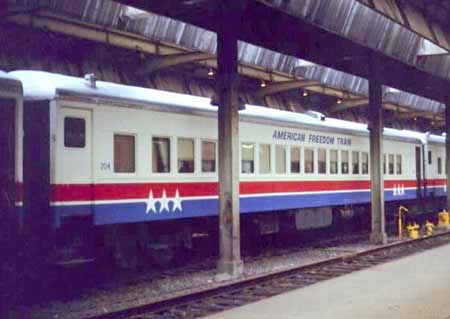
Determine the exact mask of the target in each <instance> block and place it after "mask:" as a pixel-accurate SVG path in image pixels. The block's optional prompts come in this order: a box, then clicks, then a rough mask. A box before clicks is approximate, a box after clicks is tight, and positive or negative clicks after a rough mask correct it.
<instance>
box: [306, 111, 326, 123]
mask: <svg viewBox="0 0 450 319" xmlns="http://www.w3.org/2000/svg"><path fill="white" fill-rule="evenodd" d="M305 114H306V115H308V116H310V117H312V118H314V119H317V120H320V121H325V118H326V117H325V115H323V114H322V113H320V112H317V111H306V112H305Z"/></svg>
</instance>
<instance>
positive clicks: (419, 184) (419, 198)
mask: <svg viewBox="0 0 450 319" xmlns="http://www.w3.org/2000/svg"><path fill="white" fill-rule="evenodd" d="M422 167H423V164H422V148H421V147H420V146H416V184H417V187H416V193H417V196H416V198H417V204H418V207H422V199H423V198H422V197H423V194H422V187H423V179H422Z"/></svg>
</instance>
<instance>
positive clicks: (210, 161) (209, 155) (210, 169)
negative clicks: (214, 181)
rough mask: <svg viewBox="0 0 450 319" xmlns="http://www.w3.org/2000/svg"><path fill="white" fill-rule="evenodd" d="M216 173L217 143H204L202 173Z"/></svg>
mask: <svg viewBox="0 0 450 319" xmlns="http://www.w3.org/2000/svg"><path fill="white" fill-rule="evenodd" d="M215 171H216V142H210V141H203V142H202V172H204V173H214V172H215Z"/></svg>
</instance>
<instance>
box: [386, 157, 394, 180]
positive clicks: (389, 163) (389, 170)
mask: <svg viewBox="0 0 450 319" xmlns="http://www.w3.org/2000/svg"><path fill="white" fill-rule="evenodd" d="M391 158H392V163H391ZM387 160H388V163H387V166H388V167H387V168H388V175H395V155H394V154H392V153H389V154H388V156H387ZM391 164H392V167H391ZM391 168H392V171H391Z"/></svg>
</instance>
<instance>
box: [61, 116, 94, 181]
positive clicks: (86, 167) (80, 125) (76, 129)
mask: <svg viewBox="0 0 450 319" xmlns="http://www.w3.org/2000/svg"><path fill="white" fill-rule="evenodd" d="M91 134H92V112H91V111H90V110H85V109H76V108H68V107H62V108H61V109H60V111H59V129H58V136H60V137H61V138H58V152H57V158H56V161H55V166H56V181H55V182H56V183H58V184H59V183H62V184H69V185H70V184H91V183H92V178H93V176H92V145H91V144H92V135H91Z"/></svg>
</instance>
